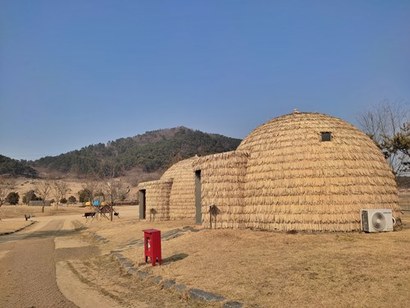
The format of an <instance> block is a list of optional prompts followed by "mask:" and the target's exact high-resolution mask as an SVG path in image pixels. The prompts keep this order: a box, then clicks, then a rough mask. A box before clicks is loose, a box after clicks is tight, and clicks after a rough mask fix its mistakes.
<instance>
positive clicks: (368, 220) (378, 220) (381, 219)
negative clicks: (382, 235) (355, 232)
mask: <svg viewBox="0 0 410 308" xmlns="http://www.w3.org/2000/svg"><path fill="white" fill-rule="evenodd" d="M360 218H361V224H362V230H363V231H364V232H386V231H393V215H392V211H391V209H362V210H360Z"/></svg>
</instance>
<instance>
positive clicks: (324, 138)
mask: <svg viewBox="0 0 410 308" xmlns="http://www.w3.org/2000/svg"><path fill="white" fill-rule="evenodd" d="M321 135H322V139H321V141H332V133H331V132H321Z"/></svg>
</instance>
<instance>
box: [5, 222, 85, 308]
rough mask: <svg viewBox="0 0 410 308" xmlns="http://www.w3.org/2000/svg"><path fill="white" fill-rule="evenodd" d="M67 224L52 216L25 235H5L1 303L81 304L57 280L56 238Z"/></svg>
mask: <svg viewBox="0 0 410 308" xmlns="http://www.w3.org/2000/svg"><path fill="white" fill-rule="evenodd" d="M63 224H64V221H63V220H52V221H50V222H49V223H47V224H45V225H44V226H43V227H42V228H40V229H39V230H36V231H34V232H32V233H27V234H26V235H25V236H24V237H22V236H21V235H20V236H19V237H16V236H10V237H8V238H7V236H6V237H5V238H3V239H2V243H1V244H0V258H1V259H0V274H1V284H0V294H1V296H0V307H77V306H76V305H74V304H73V303H72V302H71V301H69V300H67V299H66V298H65V297H64V296H63V295H62V294H61V292H60V291H59V289H58V286H57V283H56V272H55V260H54V257H55V254H54V238H55V236H58V234H59V231H60V230H61V228H62V226H63ZM7 239H10V241H7ZM14 239H18V240H14Z"/></svg>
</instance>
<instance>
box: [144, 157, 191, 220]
mask: <svg viewBox="0 0 410 308" xmlns="http://www.w3.org/2000/svg"><path fill="white" fill-rule="evenodd" d="M195 159H196V157H192V158H188V159H185V160H182V161H180V162H178V163H176V164H174V165H172V166H171V167H170V168H169V169H168V170H166V171H165V172H164V174H163V175H162V177H161V179H160V180H157V181H150V182H143V183H140V184H139V185H138V190H139V192H140V197H139V198H140V218H147V217H148V214H150V219H154V218H155V219H156V220H175V219H187V218H188V219H189V218H191V219H194V218H195V212H196V211H195V174H194V172H193V170H192V163H193V161H195ZM152 213H154V215H152ZM153 216H155V217H153Z"/></svg>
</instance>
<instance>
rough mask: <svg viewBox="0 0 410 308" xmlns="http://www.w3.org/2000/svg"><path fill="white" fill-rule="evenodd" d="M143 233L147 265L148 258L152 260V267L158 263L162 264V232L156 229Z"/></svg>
mask: <svg viewBox="0 0 410 308" xmlns="http://www.w3.org/2000/svg"><path fill="white" fill-rule="evenodd" d="M143 231H144V254H145V263H148V258H150V260H151V263H152V266H155V263H156V262H157V261H158V263H159V264H161V261H162V259H161V231H160V230H156V229H148V230H143Z"/></svg>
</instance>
